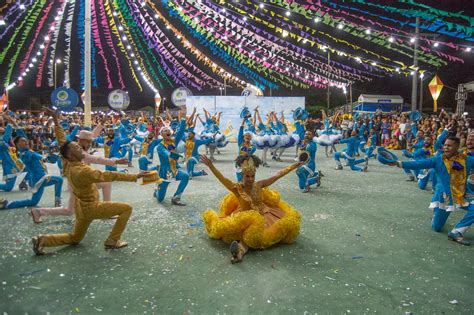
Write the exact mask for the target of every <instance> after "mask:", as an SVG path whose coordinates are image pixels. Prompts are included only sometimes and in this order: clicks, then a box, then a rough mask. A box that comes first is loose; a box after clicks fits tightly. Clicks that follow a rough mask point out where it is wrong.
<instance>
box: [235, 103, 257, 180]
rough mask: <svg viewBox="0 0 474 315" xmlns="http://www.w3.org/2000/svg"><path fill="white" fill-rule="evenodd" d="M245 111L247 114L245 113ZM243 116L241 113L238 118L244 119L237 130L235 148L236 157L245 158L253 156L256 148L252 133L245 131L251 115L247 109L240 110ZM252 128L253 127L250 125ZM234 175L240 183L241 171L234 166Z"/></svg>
mask: <svg viewBox="0 0 474 315" xmlns="http://www.w3.org/2000/svg"><path fill="white" fill-rule="evenodd" d="M245 111H247V112H245ZM242 112H243V113H244V114H242V113H241V115H240V117H242V116H243V117H244V119H243V120H242V125H241V126H240V128H239V134H238V135H237V146H238V148H239V153H238V156H246V155H249V156H250V155H253V154H254V153H255V151H256V150H257V147H256V146H254V145H253V144H252V132H251V131H250V130H248V129H247V130H245V126H246V125H247V121H248V120H249V119H250V117H251V115H250V112H248V109H247V108H244V109H243V110H242ZM252 126H253V125H252ZM235 175H236V177H237V181H238V182H241V181H242V170H241V168H240V167H239V166H237V165H236V167H235Z"/></svg>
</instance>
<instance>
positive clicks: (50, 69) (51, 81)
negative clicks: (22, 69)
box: [37, 1, 68, 86]
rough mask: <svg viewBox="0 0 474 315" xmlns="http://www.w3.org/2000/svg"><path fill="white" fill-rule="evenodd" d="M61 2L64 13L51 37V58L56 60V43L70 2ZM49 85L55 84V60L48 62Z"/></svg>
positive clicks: (56, 23)
mask: <svg viewBox="0 0 474 315" xmlns="http://www.w3.org/2000/svg"><path fill="white" fill-rule="evenodd" d="M60 4H61V12H62V14H61V17H60V19H59V20H58V21H57V22H55V26H54V32H53V35H52V38H51V60H56V45H57V43H58V36H59V30H60V28H61V25H62V23H63V21H64V18H65V17H66V16H67V15H66V14H64V12H65V11H66V6H67V4H68V2H63V1H60ZM56 70H57V69H56ZM38 74H39V73H38ZM37 80H38V78H37ZM56 81H57V82H58V83H59V81H58V80H57V78H56ZM48 85H49V86H54V62H49V63H48Z"/></svg>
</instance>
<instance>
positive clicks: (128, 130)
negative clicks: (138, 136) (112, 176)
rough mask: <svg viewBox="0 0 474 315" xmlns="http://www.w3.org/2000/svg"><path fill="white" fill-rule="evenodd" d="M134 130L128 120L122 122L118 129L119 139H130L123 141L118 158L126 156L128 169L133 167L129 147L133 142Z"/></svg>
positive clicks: (131, 152)
mask: <svg viewBox="0 0 474 315" xmlns="http://www.w3.org/2000/svg"><path fill="white" fill-rule="evenodd" d="M135 129H136V127H135V125H133V124H132V123H131V122H130V121H129V120H128V119H124V120H122V121H121V122H120V126H119V128H118V130H119V135H120V139H122V140H123V139H130V140H129V141H124V142H123V143H122V144H121V145H120V158H123V157H126V156H127V155H128V167H132V166H133V164H132V160H133V149H132V146H131V145H130V142H131V141H132V140H133V136H134V133H135Z"/></svg>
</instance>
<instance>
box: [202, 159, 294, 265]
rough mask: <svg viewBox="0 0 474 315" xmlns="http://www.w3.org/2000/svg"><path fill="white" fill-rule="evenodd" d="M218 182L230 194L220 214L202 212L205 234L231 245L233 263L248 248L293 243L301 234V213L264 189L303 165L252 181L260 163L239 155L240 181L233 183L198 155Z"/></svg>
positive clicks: (238, 260)
mask: <svg viewBox="0 0 474 315" xmlns="http://www.w3.org/2000/svg"><path fill="white" fill-rule="evenodd" d="M200 159H201V162H202V163H203V164H205V165H207V166H208V167H209V169H210V170H211V171H212V173H213V174H214V175H215V176H216V177H217V179H218V180H219V181H220V182H221V183H222V184H223V185H224V186H225V187H226V188H227V189H228V190H229V191H230V193H229V194H228V195H227V196H225V197H224V199H223V200H222V203H221V205H220V213H219V214H217V213H216V212H214V211H213V210H206V211H205V212H204V213H203V219H204V224H205V226H206V231H207V233H208V234H209V236H210V237H212V238H215V239H222V240H223V241H224V242H226V243H231V245H230V252H231V254H232V259H231V262H232V263H236V262H240V261H242V258H243V256H244V255H245V254H246V253H247V251H248V250H249V248H254V249H264V248H267V247H270V246H272V245H274V244H277V243H287V244H288V243H292V242H293V241H294V240H295V238H296V237H297V236H298V234H299V231H300V221H301V217H300V214H299V213H298V212H297V211H296V210H295V209H293V208H292V207H291V206H290V205H288V204H287V203H286V202H284V201H282V200H280V194H279V193H278V192H277V191H275V190H271V189H269V188H267V187H268V186H270V185H271V184H273V183H274V182H276V181H277V180H278V179H280V178H281V177H283V176H285V175H286V174H288V173H289V172H291V171H293V170H295V169H297V168H298V167H299V166H301V165H302V164H303V162H297V163H294V164H292V165H290V166H288V167H286V168H284V169H282V170H280V171H279V172H278V173H276V174H275V175H274V176H272V177H270V178H267V179H263V180H260V181H255V173H256V171H257V167H258V166H260V164H261V163H262V161H261V160H260V159H259V158H258V157H256V156H255V155H243V156H239V157H238V158H237V160H236V163H237V165H238V166H239V167H240V168H241V169H242V175H243V177H242V181H241V182H239V183H235V182H232V181H231V180H230V179H228V178H226V177H224V176H223V175H222V174H221V172H219V170H217V169H216V168H215V166H214V165H213V164H212V162H211V160H210V159H209V158H207V157H206V156H201V158H200Z"/></svg>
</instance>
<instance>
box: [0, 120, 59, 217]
mask: <svg viewBox="0 0 474 315" xmlns="http://www.w3.org/2000/svg"><path fill="white" fill-rule="evenodd" d="M16 133H17V137H16V138H15V141H14V143H15V146H16V148H17V151H18V156H19V158H20V159H21V162H22V163H23V164H24V165H25V166H26V167H27V168H28V171H29V172H30V176H31V181H32V186H33V195H32V196H31V198H30V199H23V200H15V201H7V200H5V199H2V200H1V201H0V209H14V208H22V207H34V206H36V205H37V204H38V203H39V202H40V200H41V197H42V196H43V192H44V189H45V187H48V186H53V185H54V196H55V202H54V203H55V207H60V206H61V189H62V186H63V179H62V178H61V177H60V176H52V175H48V174H47V168H46V166H45V165H44V163H43V159H44V157H43V156H42V155H41V154H38V153H36V152H33V151H31V150H30V148H29V145H28V140H27V139H26V135H25V132H24V130H23V129H17V130H16Z"/></svg>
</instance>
